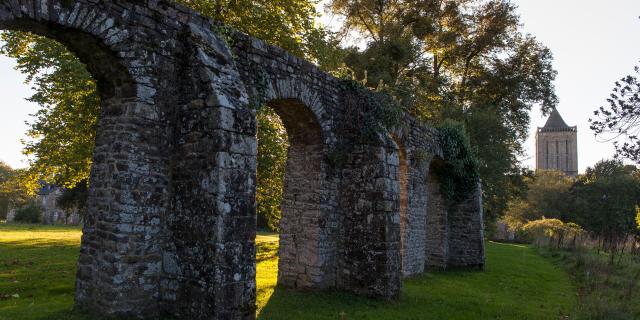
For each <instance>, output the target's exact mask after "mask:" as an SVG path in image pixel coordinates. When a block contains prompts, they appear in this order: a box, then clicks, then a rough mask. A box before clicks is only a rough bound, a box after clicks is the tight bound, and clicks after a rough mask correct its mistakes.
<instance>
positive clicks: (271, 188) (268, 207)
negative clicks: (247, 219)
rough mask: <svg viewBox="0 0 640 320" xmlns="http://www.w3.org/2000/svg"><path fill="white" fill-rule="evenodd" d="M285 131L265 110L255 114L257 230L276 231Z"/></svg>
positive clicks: (271, 114)
mask: <svg viewBox="0 0 640 320" xmlns="http://www.w3.org/2000/svg"><path fill="white" fill-rule="evenodd" d="M287 139H288V136H287V131H286V129H285V127H284V124H283V123H282V121H281V120H280V117H278V115H277V114H276V113H275V111H274V110H273V109H271V108H269V107H267V106H264V107H262V108H261V109H260V110H259V111H258V174H257V181H256V202H257V213H258V227H259V228H268V229H271V230H278V228H279V222H280V218H281V217H282V215H281V212H280V202H281V201H282V191H283V187H284V185H283V182H284V172H285V166H286V160H287V149H288V147H289V143H288V141H287Z"/></svg>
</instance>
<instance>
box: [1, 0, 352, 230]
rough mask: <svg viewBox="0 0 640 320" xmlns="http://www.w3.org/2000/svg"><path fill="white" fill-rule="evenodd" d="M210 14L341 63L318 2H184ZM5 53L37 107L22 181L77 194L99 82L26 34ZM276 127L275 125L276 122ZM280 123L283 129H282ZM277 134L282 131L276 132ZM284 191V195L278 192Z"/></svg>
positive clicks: (277, 155)
mask: <svg viewBox="0 0 640 320" xmlns="http://www.w3.org/2000/svg"><path fill="white" fill-rule="evenodd" d="M178 2H180V3H182V4H184V5H187V6H189V7H191V8H193V9H195V10H197V11H200V12H201V13H203V14H204V15H206V16H209V17H212V18H214V19H216V20H218V21H221V22H223V23H225V24H227V25H229V26H231V27H233V28H236V29H238V30H241V31H244V32H246V33H248V34H251V35H253V36H255V37H258V38H261V39H264V40H266V41H267V42H270V43H272V44H274V45H278V46H280V47H282V48H284V49H287V50H288V51H290V52H292V53H294V54H297V55H299V56H302V57H305V58H307V59H309V60H312V61H314V62H316V63H318V65H319V66H320V67H322V68H324V69H326V70H331V69H335V67H336V66H337V65H338V64H339V61H340V59H341V55H340V52H341V51H340V50H337V47H336V45H337V43H336V40H335V39H334V38H332V35H331V34H330V33H329V32H327V31H326V30H324V29H322V28H319V27H317V26H316V25H315V22H314V21H315V18H316V17H317V13H316V11H315V3H314V2H313V1H309V0H275V1H267V0H260V1H252V0H251V1H250V0H234V1H229V0H216V1H205V0H179V1H178ZM2 42H3V44H2V47H1V48H0V53H2V54H5V55H7V56H10V57H13V58H16V59H17V62H18V66H17V69H18V70H20V71H21V72H22V73H24V74H26V75H27V82H28V83H30V84H31V86H32V88H33V90H34V92H35V94H34V95H33V96H32V97H30V98H29V100H30V101H32V102H35V103H37V104H38V105H40V107H41V108H40V109H39V110H38V111H37V112H36V114H34V118H33V120H30V122H29V126H30V129H29V131H28V132H27V135H28V137H29V139H28V140H26V141H24V145H25V148H24V153H25V154H26V155H28V156H29V159H30V161H31V163H30V164H31V166H30V169H29V171H28V172H27V173H28V174H26V175H24V176H25V179H24V183H28V184H29V185H30V186H31V190H32V192H34V191H35V190H36V189H37V186H38V182H39V181H47V182H50V183H56V184H59V185H64V186H66V187H69V188H72V187H74V186H76V185H78V184H79V183H81V182H83V181H87V179H88V176H89V171H90V168H91V160H92V159H91V156H92V153H93V150H94V140H95V130H96V123H97V116H98V114H99V97H98V95H97V94H96V83H95V81H94V80H93V79H92V77H91V75H90V74H89V73H88V72H87V70H86V68H85V66H84V65H83V64H82V63H81V62H80V61H79V60H78V59H77V58H76V57H75V56H74V55H73V54H72V53H71V52H69V51H68V50H67V49H66V48H65V47H64V46H63V45H61V44H60V43H57V42H55V41H53V40H51V39H47V38H44V37H40V36H36V35H33V34H29V33H23V32H4V33H2ZM275 118H276V116H275V114H273V112H272V111H270V110H267V109H264V110H263V111H261V113H260V115H259V117H258V123H259V130H258V140H259V141H261V143H265V144H267V145H268V146H269V147H267V148H263V147H261V148H260V150H261V152H260V154H259V156H258V157H259V159H258V164H259V170H260V171H259V173H258V179H259V181H258V182H259V183H272V184H275V185H273V186H272V187H273V188H267V187H260V186H259V187H258V200H259V201H258V211H259V212H261V213H262V214H263V215H264V218H265V220H267V221H270V223H269V225H270V226H272V227H273V226H274V223H277V222H273V219H277V217H279V203H280V199H281V188H282V183H281V182H280V183H279V184H277V181H278V179H280V180H282V175H283V172H284V161H285V159H286V148H287V145H286V143H285V142H286V132H284V131H283V130H279V128H280V127H279V124H278V123H277V121H276V120H275ZM274 121H275V122H274ZM280 125H281V124H280ZM276 129H278V130H276ZM277 188H280V191H277V190H275V189H277Z"/></svg>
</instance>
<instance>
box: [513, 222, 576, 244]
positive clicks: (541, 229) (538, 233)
mask: <svg viewBox="0 0 640 320" xmlns="http://www.w3.org/2000/svg"><path fill="white" fill-rule="evenodd" d="M522 231H524V232H525V233H527V234H528V235H529V236H531V237H532V238H533V241H534V244H536V245H537V246H542V245H553V246H555V247H556V248H561V247H562V245H563V241H564V239H566V238H573V239H574V243H573V246H575V238H576V237H578V236H580V235H581V234H583V233H584V230H583V229H582V227H580V226H579V225H578V224H575V223H573V222H568V223H564V222H562V221H560V220H558V219H546V218H544V217H543V218H542V219H539V220H534V221H529V222H527V223H526V224H525V225H524V226H522Z"/></svg>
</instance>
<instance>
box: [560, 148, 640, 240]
mask: <svg viewBox="0 0 640 320" xmlns="http://www.w3.org/2000/svg"><path fill="white" fill-rule="evenodd" d="M572 192H573V194H574V197H575V210H576V213H577V217H576V219H575V222H577V223H580V224H582V225H583V226H584V227H585V228H586V229H587V230H589V231H591V232H592V233H594V234H596V235H599V236H603V237H607V238H609V239H610V240H614V239H613V238H623V237H625V236H626V235H629V234H631V233H633V232H634V231H635V215H636V207H637V206H638V205H640V176H639V175H638V171H637V169H636V168H635V167H633V166H624V165H623V164H622V163H621V162H619V161H616V160H606V161H600V162H598V163H597V164H596V165H595V166H594V167H593V168H588V169H587V171H586V173H585V174H584V175H582V176H580V177H579V178H578V181H577V182H576V184H575V186H574V187H573V190H572Z"/></svg>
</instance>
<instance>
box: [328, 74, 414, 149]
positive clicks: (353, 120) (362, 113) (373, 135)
mask: <svg viewBox="0 0 640 320" xmlns="http://www.w3.org/2000/svg"><path fill="white" fill-rule="evenodd" d="M340 87H341V89H342V90H343V92H345V93H346V94H345V101H344V106H345V114H346V117H345V120H344V121H345V128H344V129H345V131H347V132H348V133H350V134H353V135H355V136H356V137H357V138H359V140H360V141H363V142H366V141H373V140H376V139H377V138H378V135H379V134H382V133H385V132H389V131H390V130H392V129H393V128H394V127H396V126H398V125H399V124H400V120H401V117H402V108H401V107H400V106H399V105H398V104H397V103H396V102H395V101H394V99H393V97H392V96H391V95H389V94H387V93H386V92H385V91H383V90H379V91H371V90H369V89H368V88H367V87H365V86H364V85H363V84H362V83H360V82H358V81H355V80H352V79H342V80H341V82H340Z"/></svg>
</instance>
